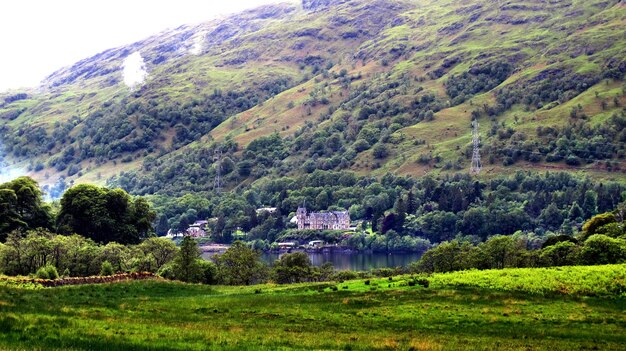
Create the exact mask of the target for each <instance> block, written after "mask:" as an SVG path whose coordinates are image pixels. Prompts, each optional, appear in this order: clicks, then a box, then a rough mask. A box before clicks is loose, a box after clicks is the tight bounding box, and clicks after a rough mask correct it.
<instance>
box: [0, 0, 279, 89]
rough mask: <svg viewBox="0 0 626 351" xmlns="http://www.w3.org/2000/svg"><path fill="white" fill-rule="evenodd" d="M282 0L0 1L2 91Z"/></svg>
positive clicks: (30, 84) (0, 76) (35, 81)
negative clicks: (160, 35)
mask: <svg viewBox="0 0 626 351" xmlns="http://www.w3.org/2000/svg"><path fill="white" fill-rule="evenodd" d="M284 1H285V0H226V1H222V0H219V1H215V0H173V1H165V0H99V1H85V0H82V1H81V0H13V1H4V0H2V1H0V48H1V51H0V91H3V90H6V89H8V88H19V87H26V86H36V85H37V84H38V83H39V81H40V80H41V79H43V78H44V77H45V76H47V75H48V74H50V73H52V72H54V71H55V70H57V69H59V68H61V67H64V66H68V65H71V64H72V63H74V62H76V61H78V60H80V59H83V58H86V57H89V56H91V55H94V54H97V53H99V52H101V51H104V50H106V49H109V48H113V47H118V46H121V45H125V44H130V43H132V42H135V41H137V40H141V39H143V38H146V37H148V36H150V35H152V34H156V33H158V32H160V31H162V30H164V29H167V28H174V27H177V26H179V25H181V24H188V23H192V24H193V23H199V22H202V21H205V20H209V19H211V18H213V17H215V16H218V15H221V14H227V13H232V12H237V11H241V10H243V9H247V8H252V7H255V6H258V5H262V4H267V3H276V2H284Z"/></svg>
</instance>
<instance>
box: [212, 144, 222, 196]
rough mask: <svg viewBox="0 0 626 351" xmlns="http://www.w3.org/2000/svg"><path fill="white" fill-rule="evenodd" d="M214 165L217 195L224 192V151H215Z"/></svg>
mask: <svg viewBox="0 0 626 351" xmlns="http://www.w3.org/2000/svg"><path fill="white" fill-rule="evenodd" d="M213 164H214V165H215V180H214V181H213V190H214V191H215V193H216V194H220V193H221V192H222V149H220V148H217V149H215V151H213Z"/></svg>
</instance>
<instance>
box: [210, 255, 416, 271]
mask: <svg viewBox="0 0 626 351" xmlns="http://www.w3.org/2000/svg"><path fill="white" fill-rule="evenodd" d="M214 254H215V253H204V254H203V257H204V258H206V259H209V258H211V257H212V256H213V255H214ZM307 254H308V255H309V258H310V259H311V262H312V263H313V265H315V266H321V265H322V264H324V263H326V262H330V263H332V265H333V266H334V267H335V269H337V270H352V271H367V270H370V269H375V268H388V267H405V266H407V265H409V264H410V263H412V262H415V261H417V260H419V258H420V257H421V254H419V253H392V254H386V253H348V252H308V253H307ZM281 255H284V253H280V254H279V253H275V252H264V253H263V254H262V255H261V258H262V259H263V261H265V262H267V263H268V264H272V263H273V262H274V261H275V260H277V259H278V258H279V257H280V256H281Z"/></svg>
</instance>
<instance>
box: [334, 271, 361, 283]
mask: <svg viewBox="0 0 626 351" xmlns="http://www.w3.org/2000/svg"><path fill="white" fill-rule="evenodd" d="M358 277H359V276H358V275H357V273H356V272H353V271H339V272H337V273H335V274H334V275H333V278H332V280H335V281H346V280H354V279H357V278H358Z"/></svg>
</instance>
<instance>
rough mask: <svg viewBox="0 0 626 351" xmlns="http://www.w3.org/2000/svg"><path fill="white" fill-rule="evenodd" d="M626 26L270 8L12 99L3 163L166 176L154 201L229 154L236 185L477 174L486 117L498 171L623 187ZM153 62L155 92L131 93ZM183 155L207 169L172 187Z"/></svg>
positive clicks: (612, 7)
mask: <svg viewBox="0 0 626 351" xmlns="http://www.w3.org/2000/svg"><path fill="white" fill-rule="evenodd" d="M625 20H626V5H625V4H624V3H623V2H620V1H617V0H614V1H572V0H560V1H552V2H550V3H545V2H543V1H538V0H536V1H507V2H500V3H493V2H490V1H484V0H468V1H461V2H459V1H443V2H442V1H432V0H420V1H400V0H393V1H382V0H376V1H359V0H352V1H331V0H328V1H304V2H303V3H302V4H300V3H284V4H277V5H272V6H265V7H261V8H258V9H255V10H250V11H247V12H244V13H241V14H237V15H233V16H231V17H227V18H224V19H217V20H214V21H211V22H208V23H204V24H201V25H197V26H181V27H179V28H177V29H175V30H171V31H166V32H163V33H160V34H158V35H155V36H153V37H151V38H148V39H146V40H144V41H141V42H137V43H134V44H132V45H129V46H126V47H121V48H116V49H111V50H108V51H105V52H103V53H101V54H98V55H96V56H94V57H91V58H88V59H85V60H82V61H80V62H77V63H76V64H74V65H73V66H71V67H67V68H64V69H62V70H59V71H58V72H56V73H54V74H52V75H51V76H50V77H48V78H47V79H46V81H45V82H44V85H43V87H42V89H40V90H36V91H35V90H33V91H19V92H11V93H7V94H4V95H3V96H2V98H1V99H0V128H1V130H2V138H1V139H2V140H1V141H2V146H3V150H4V151H3V152H4V153H5V154H6V160H5V161H7V162H8V164H13V162H17V163H16V164H15V166H16V167H23V168H26V169H27V170H28V171H30V172H31V173H32V174H33V175H34V176H35V177H36V178H39V179H40V180H45V178H49V179H48V180H47V181H46V183H53V182H54V180H56V179H57V178H58V177H59V176H63V177H65V179H66V180H67V181H69V180H71V179H76V180H78V181H79V182H81V181H92V182H93V181H98V182H101V183H103V182H105V181H106V179H108V178H109V177H110V176H113V175H116V174H118V173H119V171H120V170H124V171H133V172H137V176H138V177H140V178H141V177H143V176H146V177H148V178H147V179H151V178H153V177H158V178H160V182H159V183H157V184H153V185H152V187H154V189H152V192H157V191H159V190H161V189H162V188H166V187H168V186H169V185H170V184H172V183H176V182H177V181H178V180H177V178H184V179H185V180H187V181H188V180H193V179H194V177H195V176H196V175H195V173H197V171H194V169H197V168H199V169H201V170H202V171H201V173H202V172H207V173H209V174H211V173H214V172H215V170H214V165H213V163H214V161H213V157H212V155H211V152H212V151H213V150H214V149H215V148H216V147H221V148H222V149H223V152H224V153H225V155H226V156H227V158H228V160H227V161H226V163H228V164H229V166H227V171H228V170H230V168H232V169H233V170H235V171H236V177H234V179H229V182H228V184H227V186H228V187H233V186H235V185H236V184H239V183H240V182H241V181H246V180H254V179H258V178H261V177H264V176H267V175H285V174H302V173H304V172H310V171H311V170H313V169H323V170H354V171H357V172H368V173H369V172H373V173H374V174H381V175H382V174H384V173H385V172H388V171H389V172H394V173H399V174H408V175H423V174H424V173H425V172H426V173H428V172H434V173H435V174H440V173H454V172H464V171H465V170H466V169H467V168H468V165H469V156H470V149H469V146H470V141H471V140H470V135H471V133H470V132H471V131H470V120H471V119H472V118H475V119H478V120H479V122H480V124H481V129H480V130H481V137H482V145H483V154H482V155H483V160H484V163H485V165H486V173H487V174H497V173H501V172H505V173H511V172H512V171H514V170H516V169H519V168H524V169H528V168H533V169H552V168H557V169H568V170H579V169H586V170H589V171H590V172H593V173H595V174H601V175H602V176H604V177H612V178H615V177H621V176H620V174H621V172H622V168H626V167H624V164H623V161H622V159H623V156H624V142H625V141H626V133H624V124H625V122H624V120H625V118H624V115H623V111H624V110H623V106H624V105H625V104H626V96H625V86H624V82H623V78H624V74H625V73H626V61H625V59H624V57H626V39H625V38H624V35H623V33H624V21H625ZM137 53H138V54H139V55H140V58H142V59H143V64H144V65H145V81H144V80H142V79H141V77H140V78H139V80H138V81H134V82H132V83H128V79H127V78H128V77H127V76H126V74H127V71H126V65H127V64H128V62H127V59H128V57H130V56H132V55H136V54H137ZM140 69H142V67H140ZM125 80H126V83H127V84H130V86H127V85H126V84H125V83H124V82H125ZM181 154H184V155H187V156H186V157H189V158H193V159H190V160H188V161H192V162H187V164H186V167H185V168H184V169H180V168H178V171H177V172H175V173H176V174H170V175H169V176H166V177H163V176H162V174H161V173H163V172H166V171H167V170H163V169H162V168H163V167H162V165H166V164H171V162H170V161H171V160H172V159H178V158H179V155H181ZM191 155H195V157H193V156H191ZM230 163H232V165H230ZM251 165H255V167H251ZM166 173H167V172H166ZM227 173H230V172H227ZM209 187H210V182H208V183H206V186H205V187H204V190H208V188H209Z"/></svg>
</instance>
